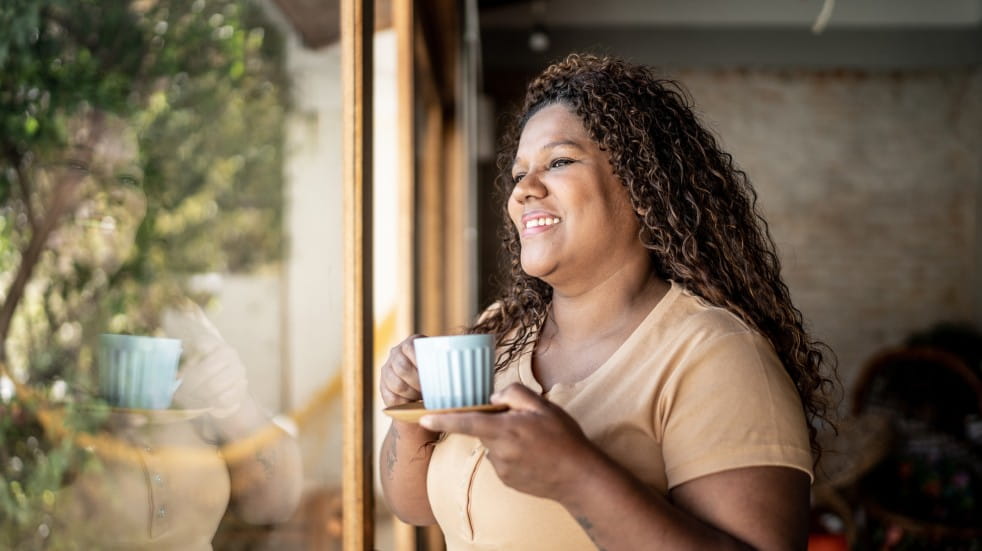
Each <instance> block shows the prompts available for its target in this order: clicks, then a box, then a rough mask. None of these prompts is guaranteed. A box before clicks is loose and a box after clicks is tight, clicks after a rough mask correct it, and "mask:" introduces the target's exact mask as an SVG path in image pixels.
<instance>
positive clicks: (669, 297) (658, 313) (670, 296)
mask: <svg viewBox="0 0 982 551" xmlns="http://www.w3.org/2000/svg"><path fill="white" fill-rule="evenodd" d="M669 283H670V284H671V287H670V288H669V290H668V292H667V293H665V296H663V297H662V298H661V299H660V300H659V301H658V303H656V304H655V305H654V307H652V309H651V311H650V312H648V314H647V315H646V316H645V318H644V319H643V320H641V323H639V324H638V326H637V327H635V328H634V331H632V332H631V334H630V335H629V336H628V337H627V338H626V339H624V342H622V343H621V344H620V346H618V347H617V350H615V351H614V353H613V354H611V355H610V357H609V358H607V359H606V360H605V361H604V362H603V363H602V364H600V366H599V367H597V368H596V369H594V370H593V372H592V373H590V374H589V375H587V376H586V377H583V378H582V379H580V380H578V381H573V382H572V383H556V384H554V385H553V386H552V388H550V389H549V390H547V391H545V392H543V390H544V389H543V387H542V384H541V383H539V381H538V379H536V378H535V372H534V371H533V370H532V356H533V355H534V352H535V345H536V344H537V343H538V340H539V329H535V330H534V333H533V335H532V338H531V339H529V344H528V345H526V347H525V350H523V351H522V353H521V354H519V358H518V380H519V381H521V383H522V384H523V385H525V386H527V387H529V388H530V389H532V390H534V391H535V392H536V393H538V394H541V395H543V396H549V395H554V394H556V393H561V392H563V391H571V390H574V389H576V388H577V387H579V386H582V385H584V384H587V383H588V382H590V381H591V380H592V379H594V378H596V377H599V376H600V374H601V373H602V372H603V371H606V370H607V369H608V368H609V366H611V365H615V364H616V363H617V362H618V361H619V359H620V357H621V356H623V355H625V354H628V353H629V352H630V350H631V349H632V348H633V347H634V345H635V341H637V340H638V339H640V338H643V337H642V336H643V335H645V334H647V333H648V331H647V329H648V326H649V325H652V324H654V323H657V322H658V320H659V319H661V317H662V313H663V312H664V311H665V310H666V309H668V307H669V306H671V304H672V303H673V302H675V299H676V298H677V297H678V296H679V295H680V294H681V293H682V290H683V289H682V286H681V285H679V284H677V283H675V282H674V281H669Z"/></svg>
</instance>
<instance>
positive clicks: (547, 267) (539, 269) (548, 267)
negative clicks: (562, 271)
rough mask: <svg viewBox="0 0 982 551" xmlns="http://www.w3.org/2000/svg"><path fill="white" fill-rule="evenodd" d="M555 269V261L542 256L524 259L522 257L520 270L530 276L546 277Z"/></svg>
mask: <svg viewBox="0 0 982 551" xmlns="http://www.w3.org/2000/svg"><path fill="white" fill-rule="evenodd" d="M555 269H556V263H555V262H553V261H550V260H548V259H544V258H530V259H526V258H525V257H524V256H523V257H522V270H523V271H524V272H525V273H526V274H528V275H530V276H532V277H537V278H539V279H543V280H544V279H546V278H547V277H549V274H551V273H552V272H553V271H554V270H555Z"/></svg>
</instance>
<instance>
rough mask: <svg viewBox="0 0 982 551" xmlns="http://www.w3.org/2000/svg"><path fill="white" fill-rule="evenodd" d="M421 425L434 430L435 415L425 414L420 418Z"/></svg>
mask: <svg viewBox="0 0 982 551" xmlns="http://www.w3.org/2000/svg"><path fill="white" fill-rule="evenodd" d="M419 426H421V427H423V428H424V429H429V430H433V416H432V415H424V416H423V417H421V418H420V420H419Z"/></svg>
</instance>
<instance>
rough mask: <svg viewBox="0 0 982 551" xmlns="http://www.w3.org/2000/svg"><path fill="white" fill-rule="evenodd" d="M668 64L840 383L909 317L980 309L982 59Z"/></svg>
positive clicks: (911, 322) (917, 319) (913, 323)
mask: <svg viewBox="0 0 982 551" xmlns="http://www.w3.org/2000/svg"><path fill="white" fill-rule="evenodd" d="M672 76H674V77H677V78H679V79H680V80H682V81H683V82H684V83H685V84H686V86H687V87H688V88H689V90H690V91H691V92H692V94H693V97H694V99H695V103H696V106H697V108H698V110H699V111H700V112H701V113H702V115H703V120H704V121H705V122H706V123H708V124H709V125H710V126H711V127H712V128H714V129H715V130H716V131H717V133H718V135H719V136H720V138H721V140H722V142H723V144H724V148H725V149H726V150H728V151H730V152H731V153H732V154H733V155H734V158H735V159H736V161H737V163H738V164H739V165H740V166H741V167H742V168H743V169H744V170H746V171H747V172H748V174H749V175H750V178H751V181H752V182H753V183H754V185H755V187H756V189H757V191H758V193H759V205H760V207H761V210H762V212H763V213H764V215H765V217H766V218H767V220H768V221H769V222H770V227H771V232H772V235H773V237H774V239H775V241H776V242H777V245H778V248H779V252H780V255H781V258H782V260H783V262H784V273H785V277H786V281H787V283H788V285H789V286H790V288H791V292H792V296H793V298H794V300H795V302H796V304H797V305H798V307H799V308H800V309H801V310H802V312H803V313H804V314H805V317H806V319H807V322H808V323H809V325H810V327H811V329H812V330H813V333H814V334H815V335H816V336H817V337H819V338H821V339H822V340H825V341H826V342H827V343H828V344H829V345H831V346H832V347H833V349H834V350H835V351H836V353H837V354H838V357H839V363H840V374H841V376H842V379H843V382H844V383H846V384H847V386H848V384H849V383H850V382H851V381H852V380H853V379H854V377H855V375H856V374H857V372H858V369H859V367H860V366H861V365H862V362H864V361H865V360H866V359H867V358H868V357H869V356H870V355H871V354H873V353H874V352H876V351H877V350H878V349H880V348H882V347H884V346H888V345H892V344H896V343H898V342H900V341H901V340H902V339H903V338H904V337H906V336H907V335H908V334H910V333H911V332H912V331H916V330H920V329H924V328H926V327H928V326H929V325H931V324H933V323H935V322H938V321H945V320H948V321H950V320H967V321H972V320H978V319H979V316H980V312H979V311H978V308H977V306H976V304H977V303H978V302H977V301H978V291H977V289H979V288H980V281H982V274H980V273H978V271H979V265H980V259H979V235H980V234H979V231H978V229H977V222H976V220H977V218H978V216H979V214H980V213H979V211H980V208H979V204H980V197H979V192H980V189H982V70H979V69H975V70H972V71H969V70H945V71H931V72H923V71H921V72H898V73H847V72H795V71H780V72H778V71H766V72H765V71H737V70H732V71H730V70H726V71H678V72H675V73H674V74H673V75H672Z"/></svg>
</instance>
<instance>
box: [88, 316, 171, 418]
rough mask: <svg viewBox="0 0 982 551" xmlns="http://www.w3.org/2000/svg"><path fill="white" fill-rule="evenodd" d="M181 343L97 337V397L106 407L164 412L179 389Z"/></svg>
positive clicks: (128, 337)
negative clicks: (178, 370) (99, 396)
mask: <svg viewBox="0 0 982 551" xmlns="http://www.w3.org/2000/svg"><path fill="white" fill-rule="evenodd" d="M180 359H181V341H180V340H178V339H164V338H159V337H142V336H134V335H113V334H109V333H103V334H102V335H99V371H98V372H99V394H100V395H101V396H102V398H103V399H105V400H106V401H107V402H109V405H111V406H115V407H119V408H128V409H167V408H169V407H170V404H171V399H172V398H173V396H174V391H175V390H177V387H178V386H180V384H181V381H180V380H178V379H177V366H178V363H179V362H180Z"/></svg>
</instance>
